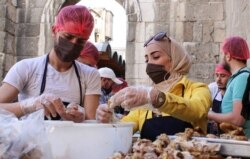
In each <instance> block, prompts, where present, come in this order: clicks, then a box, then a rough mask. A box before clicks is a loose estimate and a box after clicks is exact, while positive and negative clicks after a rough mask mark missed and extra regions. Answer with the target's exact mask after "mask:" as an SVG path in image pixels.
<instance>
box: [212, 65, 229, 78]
mask: <svg viewBox="0 0 250 159" xmlns="http://www.w3.org/2000/svg"><path fill="white" fill-rule="evenodd" d="M215 73H222V74H225V75H227V76H231V73H230V72H229V71H228V70H226V69H225V68H224V67H223V65H222V64H218V65H216V67H215Z"/></svg>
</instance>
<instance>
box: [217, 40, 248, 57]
mask: <svg viewBox="0 0 250 159" xmlns="http://www.w3.org/2000/svg"><path fill="white" fill-rule="evenodd" d="M221 51H222V52H223V53H224V54H230V55H231V56H232V57H233V58H235V59H240V60H247V59H249V58H250V55H249V49H248V46H247V42H246V41H245V40H244V39H243V38H241V37H239V36H232V37H229V38H227V39H225V41H224V42H223V45H222V48H221Z"/></svg>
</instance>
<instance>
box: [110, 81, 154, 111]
mask: <svg viewBox="0 0 250 159" xmlns="http://www.w3.org/2000/svg"><path fill="white" fill-rule="evenodd" d="M151 90H152V87H148V86H130V87H126V88H124V89H122V90H120V91H119V92H117V93H116V94H115V95H114V96H112V97H111V98H110V102H109V106H110V108H114V107H115V106H118V105H121V106H122V107H123V108H125V109H127V110H130V109H131V108H134V107H138V106H142V105H145V104H150V105H151V97H150V92H151Z"/></svg>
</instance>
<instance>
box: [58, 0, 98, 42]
mask: <svg viewBox="0 0 250 159" xmlns="http://www.w3.org/2000/svg"><path fill="white" fill-rule="evenodd" d="M93 27H94V18H93V16H92V15H91V13H90V12H89V10H88V9H87V8H86V7H85V6H80V5H70V6H66V7H64V8H62V9H61V10H60V12H59V13H58V15H57V17H56V22H55V25H54V29H55V32H58V31H65V32H68V33H71V34H76V35H80V36H81V37H82V38H83V39H85V40H87V39H88V38H89V36H90V34H91V32H92V30H93Z"/></svg>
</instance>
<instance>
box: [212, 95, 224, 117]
mask: <svg viewBox="0 0 250 159" xmlns="http://www.w3.org/2000/svg"><path fill="white" fill-rule="evenodd" d="M218 93H219V91H218V92H217V93H216V95H215V97H214V100H213V106H212V111H213V112H215V113H221V102H222V101H218V100H217V99H216V97H217V95H218Z"/></svg>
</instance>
